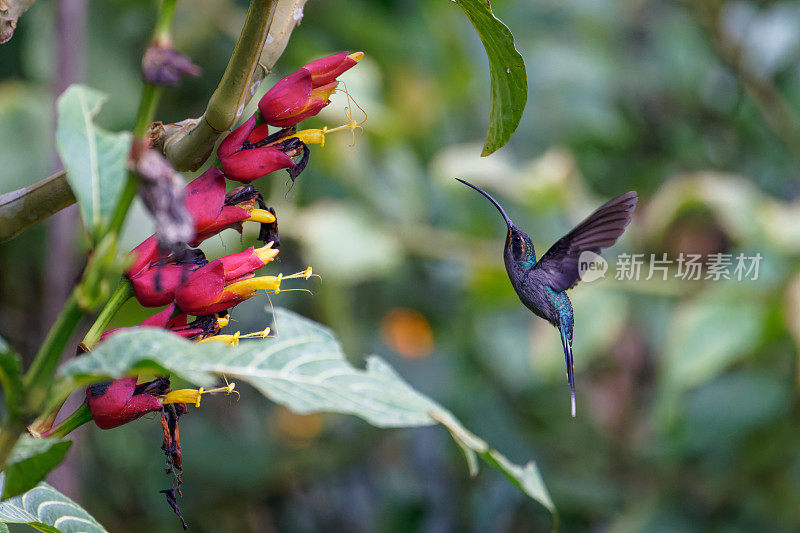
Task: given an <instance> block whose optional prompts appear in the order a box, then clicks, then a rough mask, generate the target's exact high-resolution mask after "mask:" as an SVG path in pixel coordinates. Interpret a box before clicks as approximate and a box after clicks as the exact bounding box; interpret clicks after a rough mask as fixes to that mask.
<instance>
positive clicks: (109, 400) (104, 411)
mask: <svg viewBox="0 0 800 533" xmlns="http://www.w3.org/2000/svg"><path fill="white" fill-rule="evenodd" d="M136 380H137V379H136V377H127V378H122V379H117V380H115V381H112V382H107V383H99V384H97V385H92V386H90V387H88V388H87V389H86V403H87V404H88V405H89V410H90V411H91V413H92V419H93V420H94V422H95V424H97V426H98V427H99V428H100V429H112V428H115V427H117V426H121V425H122V424H127V423H128V422H131V421H133V420H136V419H137V418H139V417H140V416H142V415H145V414H147V413H150V412H153V411H160V410H161V409H162V408H163V404H162V403H161V400H159V399H158V398H156V397H155V396H154V395H152V394H149V393H146V392H140V393H139V394H136V388H137V386H136ZM157 381H158V380H157ZM157 381H156V382H157ZM156 382H152V383H154V384H155V383H156ZM166 383H167V388H168V384H169V381H167V382H166ZM145 388H146V387H145Z"/></svg>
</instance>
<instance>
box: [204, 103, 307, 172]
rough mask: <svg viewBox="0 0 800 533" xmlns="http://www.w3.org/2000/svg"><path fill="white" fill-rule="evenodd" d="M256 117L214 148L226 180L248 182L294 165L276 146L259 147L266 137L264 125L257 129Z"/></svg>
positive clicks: (280, 148) (265, 126) (266, 128)
mask: <svg viewBox="0 0 800 533" xmlns="http://www.w3.org/2000/svg"><path fill="white" fill-rule="evenodd" d="M257 118H258V117H257V115H253V116H252V117H250V118H249V119H248V120H247V121H246V122H245V123H244V124H242V125H241V126H239V127H238V128H236V129H235V130H233V131H232V132H231V133H230V134H229V135H228V136H227V137H225V140H223V141H222V143H220V145H219V148H218V149H217V156H218V157H219V161H220V165H221V166H222V170H223V171H224V172H225V176H226V177H227V178H228V179H231V180H235V181H238V182H240V183H250V182H251V181H253V180H255V179H258V178H260V177H262V176H266V175H267V174H269V173H270V172H275V171H276V170H280V169H283V168H294V167H295V166H297V165H296V164H295V162H294V161H293V160H292V158H291V157H289V156H288V155H287V154H286V153H285V152H284V151H283V149H282V147H281V146H278V145H269V146H259V145H258V143H259V142H262V141H264V140H265V139H266V138H267V137H268V136H269V132H268V127H267V125H266V124H262V125H261V126H258V127H256V119H257Z"/></svg>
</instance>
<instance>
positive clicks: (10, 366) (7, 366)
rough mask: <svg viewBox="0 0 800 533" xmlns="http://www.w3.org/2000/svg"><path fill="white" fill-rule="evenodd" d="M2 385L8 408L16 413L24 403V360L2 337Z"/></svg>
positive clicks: (0, 355)
mask: <svg viewBox="0 0 800 533" xmlns="http://www.w3.org/2000/svg"><path fill="white" fill-rule="evenodd" d="M0 385H2V387H3V395H4V397H5V401H6V409H8V411H9V412H11V413H16V412H17V411H18V410H19V408H20V406H21V405H22V362H21V361H20V358H19V355H17V354H16V353H14V352H13V351H12V350H11V348H10V347H9V346H8V344H6V342H5V341H4V340H3V339H2V338H0Z"/></svg>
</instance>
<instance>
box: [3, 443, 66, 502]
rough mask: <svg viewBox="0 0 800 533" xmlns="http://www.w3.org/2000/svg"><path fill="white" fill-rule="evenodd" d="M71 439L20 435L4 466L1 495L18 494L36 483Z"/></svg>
mask: <svg viewBox="0 0 800 533" xmlns="http://www.w3.org/2000/svg"><path fill="white" fill-rule="evenodd" d="M70 446H72V441H71V440H56V439H35V438H33V437H28V436H25V437H22V438H21V439H20V440H19V441H18V442H17V444H16V446H14V450H13V451H12V452H11V457H9V460H8V464H7V465H6V468H5V470H4V471H3V472H4V473H5V483H4V484H3V492H2V499H3V500H5V499H6V498H11V497H13V496H17V495H18V494H22V493H23V492H26V491H28V490H30V489H32V488H33V487H35V486H36V484H37V483H39V482H40V481H41V480H43V479H44V477H45V476H46V475H47V474H48V473H49V472H50V471H51V470H52V469H54V468H55V467H57V466H58V465H59V464H60V463H61V461H63V460H64V457H65V456H66V455H67V452H68V451H69V448H70Z"/></svg>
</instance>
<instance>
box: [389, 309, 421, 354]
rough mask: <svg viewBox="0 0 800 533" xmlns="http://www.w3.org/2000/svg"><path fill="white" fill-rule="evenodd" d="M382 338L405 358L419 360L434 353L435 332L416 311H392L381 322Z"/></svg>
mask: <svg viewBox="0 0 800 533" xmlns="http://www.w3.org/2000/svg"><path fill="white" fill-rule="evenodd" d="M381 338H382V339H383V342H384V343H386V345H387V346H389V347H390V348H392V349H393V350H395V351H396V352H398V353H399V354H400V355H402V356H403V357H408V358H409V359H418V358H421V357H427V356H429V355H430V354H431V352H433V330H432V329H431V325H430V323H429V322H428V320H427V319H426V318H425V317H424V316H423V315H422V313H420V312H419V311H415V310H414V309H392V310H391V311H389V312H388V313H386V315H384V317H383V319H382V320H381Z"/></svg>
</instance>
